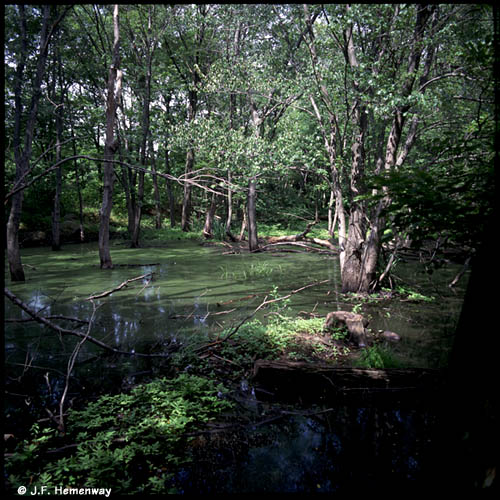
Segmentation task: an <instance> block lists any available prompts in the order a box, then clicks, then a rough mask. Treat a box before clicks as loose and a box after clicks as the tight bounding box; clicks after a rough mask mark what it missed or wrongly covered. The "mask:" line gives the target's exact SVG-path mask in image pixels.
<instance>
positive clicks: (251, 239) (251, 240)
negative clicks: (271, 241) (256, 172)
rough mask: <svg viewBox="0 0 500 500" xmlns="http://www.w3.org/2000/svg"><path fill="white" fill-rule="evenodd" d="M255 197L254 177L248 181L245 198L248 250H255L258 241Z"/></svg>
mask: <svg viewBox="0 0 500 500" xmlns="http://www.w3.org/2000/svg"><path fill="white" fill-rule="evenodd" d="M256 198H257V190H256V181H255V178H252V179H250V180H249V181H248V198H247V211H248V215H247V219H248V249H249V250H250V252H256V251H257V250H258V249H259V241H258V238H257V216H256V213H255V205H256Z"/></svg>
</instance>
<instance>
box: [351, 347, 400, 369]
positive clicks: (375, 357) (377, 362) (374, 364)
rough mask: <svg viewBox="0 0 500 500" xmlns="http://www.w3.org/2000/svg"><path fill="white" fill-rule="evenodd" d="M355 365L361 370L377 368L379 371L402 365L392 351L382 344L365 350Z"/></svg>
mask: <svg viewBox="0 0 500 500" xmlns="http://www.w3.org/2000/svg"><path fill="white" fill-rule="evenodd" d="M353 364H354V366H357V367H359V368H375V369H378V370H383V369H385V368H399V367H400V363H399V361H398V360H397V358H396V356H395V355H394V353H393V352H392V351H391V349H390V348H389V347H386V346H381V345H380V344H375V345H373V346H370V347H367V348H366V349H363V350H362V351H361V352H360V354H359V358H358V359H356V360H355V361H354V363H353Z"/></svg>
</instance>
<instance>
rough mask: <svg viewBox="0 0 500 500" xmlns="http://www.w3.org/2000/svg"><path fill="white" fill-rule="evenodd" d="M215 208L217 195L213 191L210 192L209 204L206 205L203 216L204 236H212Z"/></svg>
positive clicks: (208, 237)
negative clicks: (206, 208)
mask: <svg viewBox="0 0 500 500" xmlns="http://www.w3.org/2000/svg"><path fill="white" fill-rule="evenodd" d="M216 209H217V197H216V194H215V193H212V198H211V200H210V206H209V207H208V210H207V213H206V216H205V225H204V227H203V236H205V238H207V239H210V238H213V232H212V231H213V223H214V216H215V211H216Z"/></svg>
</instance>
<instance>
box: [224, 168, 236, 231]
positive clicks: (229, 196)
mask: <svg viewBox="0 0 500 500" xmlns="http://www.w3.org/2000/svg"><path fill="white" fill-rule="evenodd" d="M227 182H228V183H229V187H228V189H227V217H226V234H227V235H228V236H229V237H230V238H231V240H233V241H234V239H235V238H234V236H233V235H232V233H231V220H232V218H233V190H232V189H231V170H230V169H228V171H227Z"/></svg>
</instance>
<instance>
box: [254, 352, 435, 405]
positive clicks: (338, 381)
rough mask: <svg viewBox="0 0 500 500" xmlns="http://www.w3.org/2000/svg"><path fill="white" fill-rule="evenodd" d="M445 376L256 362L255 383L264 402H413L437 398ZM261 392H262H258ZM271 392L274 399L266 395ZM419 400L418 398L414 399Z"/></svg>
mask: <svg viewBox="0 0 500 500" xmlns="http://www.w3.org/2000/svg"><path fill="white" fill-rule="evenodd" d="M444 380H445V377H444V374H443V373H442V372H441V371H439V370H432V369H409V368H408V369H399V368H398V369H396V368H392V369H385V370H376V369H369V368H347V367H338V366H332V365H331V364H328V363H308V362H304V361H292V360H277V361H270V360H263V359H258V360H256V361H255V363H254V368H253V374H252V381H253V383H254V384H255V385H256V387H258V388H259V389H261V390H262V389H263V390H264V391H265V392H264V391H262V397H261V399H266V398H269V399H279V400H283V401H287V402H293V403H304V404H306V403H307V404H310V403H321V402H326V401H329V402H330V401H331V400H334V401H338V400H343V401H344V400H355V401H358V402H359V400H360V399H361V400H363V401H365V402H366V401H370V402H373V401H384V400H385V401H387V400H389V401H392V402H393V401H394V400H395V399H397V400H401V399H402V398H407V399H408V400H409V401H410V402H412V401H416V399H419V398H418V396H421V397H422V398H423V399H427V398H428V397H429V396H436V395H437V394H438V393H439V391H440V390H442V389H443V383H444ZM259 393H260V391H259ZM266 393H271V394H272V395H273V397H272V398H270V397H269V396H266ZM415 398H416V399H415Z"/></svg>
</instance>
